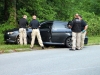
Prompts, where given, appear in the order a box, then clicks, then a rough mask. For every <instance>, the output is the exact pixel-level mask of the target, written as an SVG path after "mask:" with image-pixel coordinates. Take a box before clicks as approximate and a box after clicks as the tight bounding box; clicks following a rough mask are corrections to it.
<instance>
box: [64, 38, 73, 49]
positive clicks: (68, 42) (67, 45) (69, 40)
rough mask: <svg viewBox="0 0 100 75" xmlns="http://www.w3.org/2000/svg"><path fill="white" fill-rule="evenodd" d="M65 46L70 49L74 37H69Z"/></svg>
mask: <svg viewBox="0 0 100 75" xmlns="http://www.w3.org/2000/svg"><path fill="white" fill-rule="evenodd" d="M65 46H66V47H68V48H71V47H72V37H68V38H67V39H66V41H65Z"/></svg>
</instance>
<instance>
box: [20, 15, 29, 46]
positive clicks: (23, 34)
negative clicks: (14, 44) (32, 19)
mask: <svg viewBox="0 0 100 75" xmlns="http://www.w3.org/2000/svg"><path fill="white" fill-rule="evenodd" d="M26 19H27V16H26V15H23V18H21V19H20V20H19V21H18V24H19V42H20V45H23V44H24V45H27V33H26V27H27V25H28V21H27V20H26Z"/></svg>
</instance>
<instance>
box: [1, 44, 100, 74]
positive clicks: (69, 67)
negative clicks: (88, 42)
mask: <svg viewBox="0 0 100 75" xmlns="http://www.w3.org/2000/svg"><path fill="white" fill-rule="evenodd" d="M0 75H100V45H94V46H86V47H85V48H84V49H83V50H77V51H70V50H69V49H68V48H58V49H51V50H50V49H49V50H33V51H27V52H16V53H8V54H0Z"/></svg>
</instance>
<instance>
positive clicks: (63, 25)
mask: <svg viewBox="0 0 100 75" xmlns="http://www.w3.org/2000/svg"><path fill="white" fill-rule="evenodd" d="M66 25H67V24H66V23H64V22H56V23H54V25H53V28H54V29H65V28H66Z"/></svg>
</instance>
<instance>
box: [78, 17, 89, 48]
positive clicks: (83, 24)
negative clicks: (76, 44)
mask: <svg viewBox="0 0 100 75" xmlns="http://www.w3.org/2000/svg"><path fill="white" fill-rule="evenodd" d="M79 19H80V20H81V23H82V24H81V32H82V33H81V45H80V46H81V49H82V48H83V47H84V39H85V36H86V30H87V28H88V25H87V24H86V22H85V21H84V20H83V19H82V16H81V15H79Z"/></svg>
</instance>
